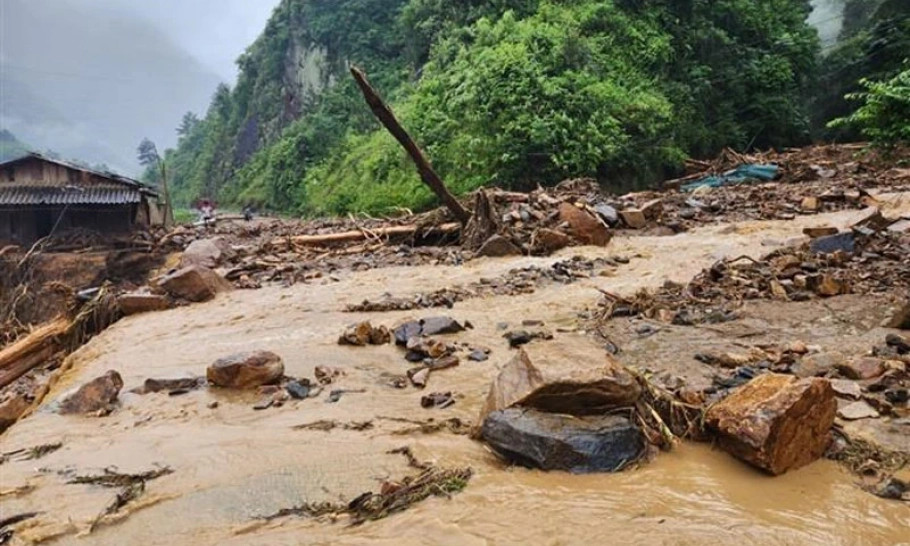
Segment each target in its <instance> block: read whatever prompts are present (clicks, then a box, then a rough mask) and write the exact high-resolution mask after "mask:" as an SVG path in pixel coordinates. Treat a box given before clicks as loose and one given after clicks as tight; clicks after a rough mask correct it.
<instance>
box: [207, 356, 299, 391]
mask: <svg viewBox="0 0 910 546" xmlns="http://www.w3.org/2000/svg"><path fill="white" fill-rule="evenodd" d="M283 375H284V363H283V362H282V360H281V357H280V356H278V355H276V354H275V353H273V352H271V351H253V352H245V353H236V354H233V355H230V356H227V357H224V358H219V359H218V360H216V361H215V363H214V364H212V365H211V366H209V367H208V369H207V370H206V373H205V376H206V379H208V380H209V382H211V383H212V384H214V385H215V386H218V387H225V388H232V389H251V388H256V387H259V386H262V385H270V384H274V383H277V382H278V381H279V380H280V379H281V377H282V376H283Z"/></svg>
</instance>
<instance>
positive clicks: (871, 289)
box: [599, 222, 910, 325]
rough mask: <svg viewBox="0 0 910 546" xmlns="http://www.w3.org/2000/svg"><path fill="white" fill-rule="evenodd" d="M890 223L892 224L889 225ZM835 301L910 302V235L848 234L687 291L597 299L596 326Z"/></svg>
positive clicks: (701, 278) (736, 267) (724, 264)
mask: <svg viewBox="0 0 910 546" xmlns="http://www.w3.org/2000/svg"><path fill="white" fill-rule="evenodd" d="M893 223H894V222H892V225H893ZM841 294H890V295H892V296H893V297H895V298H899V299H900V298H903V299H906V298H907V296H908V295H910V232H908V233H903V232H898V231H889V230H888V229H887V228H885V229H881V230H879V231H875V230H873V229H872V228H867V227H864V226H857V227H856V228H855V229H854V230H853V231H849V232H844V233H838V234H836V235H829V236H826V237H821V238H817V239H814V240H812V241H810V242H807V243H805V244H802V245H801V246H799V247H790V248H785V249H781V250H776V251H774V252H772V253H770V254H768V255H766V256H764V257H763V258H761V259H759V260H755V259H752V258H750V257H748V256H741V257H738V258H735V259H725V260H722V261H719V262H717V263H715V264H714V265H712V266H711V267H709V268H706V269H705V270H703V271H702V272H701V273H699V274H698V275H697V276H695V278H693V279H692V280H691V281H690V282H688V283H686V284H680V283H675V282H667V283H665V284H664V286H663V287H661V288H660V289H658V290H657V291H654V292H649V291H641V292H639V293H638V294H636V296H635V297H633V298H623V297H620V296H617V295H615V294H611V293H608V292H603V295H604V297H603V299H602V302H601V308H600V311H599V318H600V319H601V320H608V319H610V318H612V317H617V316H634V315H642V316H645V317H648V318H652V319H657V320H661V321H663V322H669V323H673V324H679V325H691V324H699V323H717V322H725V321H728V320H732V319H734V318H736V316H737V314H736V313H737V310H738V309H739V308H740V307H741V306H742V304H743V302H745V301H748V300H758V299H765V300H779V301H806V300H810V299H816V298H826V297H831V296H837V295H841Z"/></svg>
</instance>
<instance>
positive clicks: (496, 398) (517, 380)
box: [474, 349, 543, 437]
mask: <svg viewBox="0 0 910 546" xmlns="http://www.w3.org/2000/svg"><path fill="white" fill-rule="evenodd" d="M541 385H543V374H542V373H540V370H538V369H537V368H536V367H535V366H534V364H532V363H531V359H530V358H529V357H528V353H526V352H525V350H524V349H519V350H518V353H516V354H515V356H514V357H512V360H510V361H508V362H506V364H505V365H504V366H503V367H502V369H501V370H500V371H499V375H497V376H496V379H494V380H493V383H492V384H491V385H490V390H489V392H488V393H487V399H486V402H484V404H483V407H482V408H481V409H480V416H479V417H478V419H477V423H478V425H477V428H475V430H474V436H475V437H478V436H479V435H480V427H481V426H483V423H484V421H485V420H486V418H487V416H488V415H490V413H492V412H494V411H498V410H504V409H507V408H510V407H512V406H514V405H515V404H516V403H518V402H519V401H520V400H522V399H523V398H525V397H526V396H528V395H529V394H530V393H531V392H533V391H534V390H535V389H537V388H538V387H540V386H541Z"/></svg>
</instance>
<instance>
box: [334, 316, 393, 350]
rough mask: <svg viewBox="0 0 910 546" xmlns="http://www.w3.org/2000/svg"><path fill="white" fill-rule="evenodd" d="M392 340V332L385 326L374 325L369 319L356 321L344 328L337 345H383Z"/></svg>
mask: <svg viewBox="0 0 910 546" xmlns="http://www.w3.org/2000/svg"><path fill="white" fill-rule="evenodd" d="M391 342H392V334H391V332H389V329H388V328H386V327H385V326H378V327H375V326H373V325H372V324H370V321H364V322H358V323H357V324H352V325H350V326H348V327H347V328H345V330H344V332H343V333H342V334H341V337H339V338H338V344H339V345H357V346H361V347H362V346H364V345H385V344H387V343H391Z"/></svg>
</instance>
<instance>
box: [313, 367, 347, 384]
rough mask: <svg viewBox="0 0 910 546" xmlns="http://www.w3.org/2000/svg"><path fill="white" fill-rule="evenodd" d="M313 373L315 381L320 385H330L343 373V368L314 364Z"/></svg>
mask: <svg viewBox="0 0 910 546" xmlns="http://www.w3.org/2000/svg"><path fill="white" fill-rule="evenodd" d="M313 375H315V376H316V381H317V382H318V383H319V384H320V385H330V384H332V383H334V382H335V381H336V380H337V379H338V378H340V377H342V376H343V375H344V370H341V369H339V368H331V367H329V366H316V368H315V369H314V370H313Z"/></svg>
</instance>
